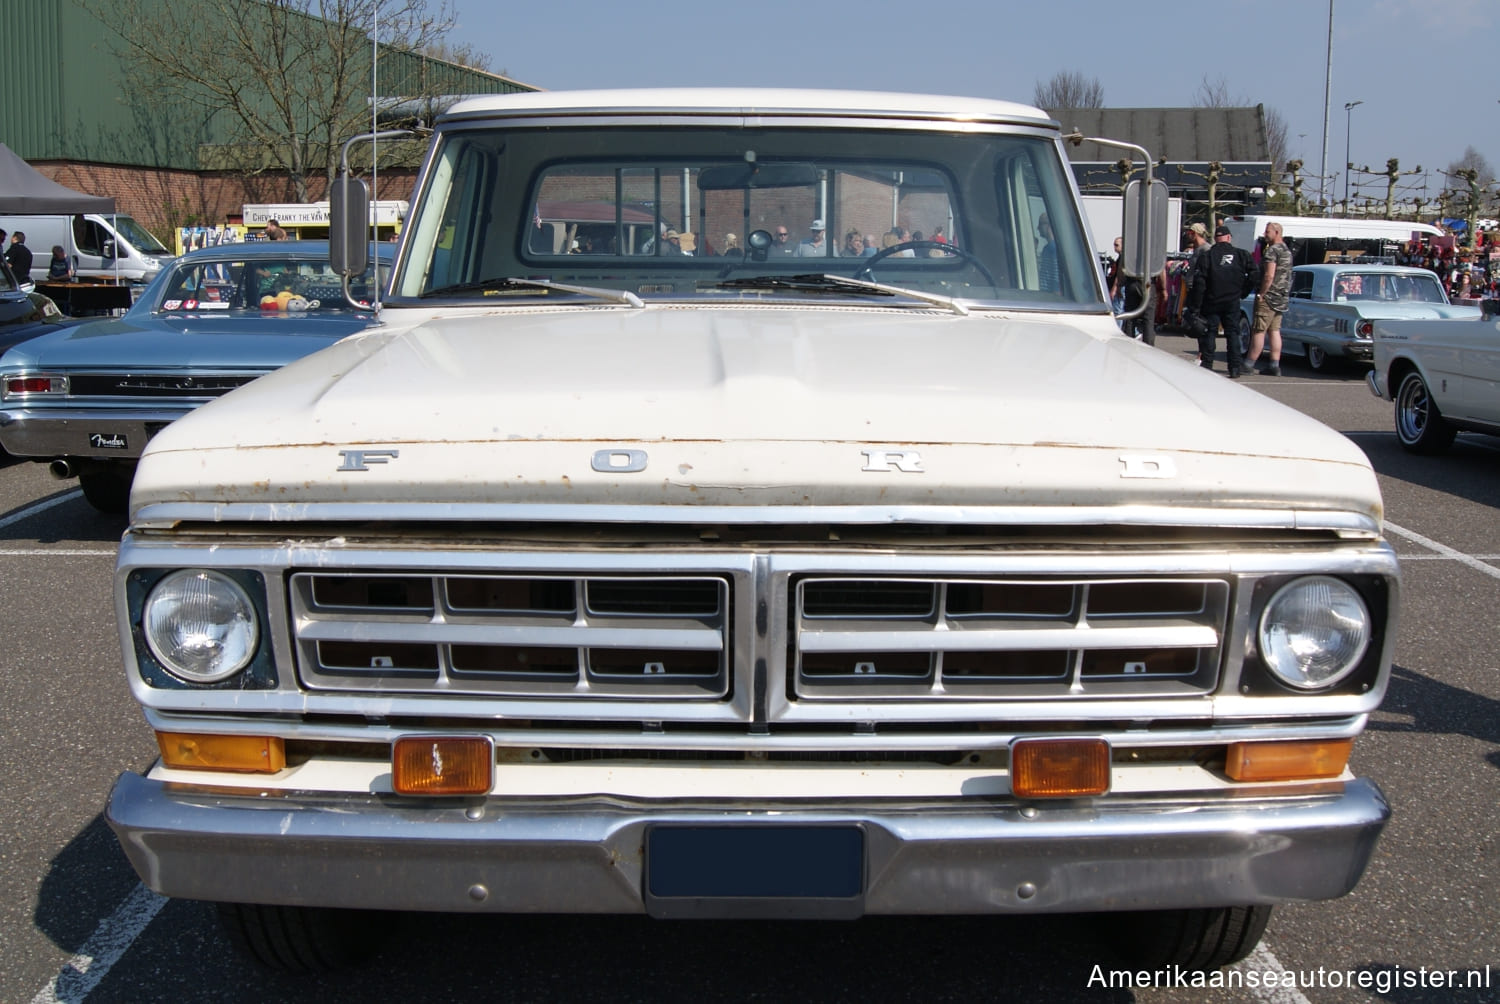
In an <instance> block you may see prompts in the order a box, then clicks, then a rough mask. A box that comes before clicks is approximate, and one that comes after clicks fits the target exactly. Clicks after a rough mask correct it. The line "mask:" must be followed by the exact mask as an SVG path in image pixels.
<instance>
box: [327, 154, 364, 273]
mask: <svg viewBox="0 0 1500 1004" xmlns="http://www.w3.org/2000/svg"><path fill="white" fill-rule="evenodd" d="M328 216H329V226H328V257H329V260H330V262H331V264H332V265H333V270H334V271H335V272H336V273H338V274H339V275H341V276H343V277H344V278H345V279H350V278H353V277H354V276H356V275H361V274H363V272H364V270H365V269H366V268H368V267H369V264H370V190H369V188H368V187H367V186H366V185H365V183H364V180H363V179H361V178H351V177H349V173H348V172H347V171H346V172H344V173H343V174H340V175H339V176H338V179H337V180H335V181H334V183H333V187H332V188H330V189H329V190H328Z"/></svg>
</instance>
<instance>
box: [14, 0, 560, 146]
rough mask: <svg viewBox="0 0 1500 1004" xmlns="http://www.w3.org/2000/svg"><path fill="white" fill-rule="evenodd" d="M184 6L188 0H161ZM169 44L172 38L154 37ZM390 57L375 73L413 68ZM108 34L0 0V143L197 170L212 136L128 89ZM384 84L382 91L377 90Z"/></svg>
mask: <svg viewBox="0 0 1500 1004" xmlns="http://www.w3.org/2000/svg"><path fill="white" fill-rule="evenodd" d="M161 2H163V3H192V0H161ZM162 45H164V46H167V47H169V48H170V46H171V45H172V40H171V39H170V38H164V39H162ZM411 60H412V57H411V56H409V55H406V54H402V53H395V54H393V55H392V56H391V57H390V62H389V64H387V61H386V59H385V58H382V60H381V68H382V69H381V76H382V79H383V80H385V79H387V77H386V74H387V70H386V67H387V65H389V66H390V68H391V71H392V75H391V76H390V77H389V78H388V79H389V80H391V81H392V82H395V81H397V80H399V79H400V78H401V77H402V76H404V75H406V74H409V73H411V72H412V70H411V68H410V67H411ZM425 62H427V63H428V72H427V73H426V74H421V73H418V74H417V75H418V76H425V77H427V78H428V79H431V80H433V81H440V82H442V83H443V84H444V86H445V88H451V93H455V94H503V93H508V92H512V91H527V90H532V88H530V87H528V86H526V85H524V84H519V83H516V82H515V81H511V80H507V79H506V78H504V77H498V76H495V75H493V74H489V73H483V72H480V71H476V70H469V69H466V68H464V67H458V66H455V65H453V64H449V63H441V62H437V61H425ZM125 76H126V74H125V72H124V69H123V67H122V65H121V62H120V59H119V58H118V57H117V56H116V55H115V53H114V52H113V51H112V49H111V45H110V39H108V38H107V37H106V30H105V28H104V26H103V25H102V24H100V23H99V22H98V21H97V20H96V19H95V18H93V17H92V16H90V15H89V14H88V13H87V12H86V11H84V10H83V9H82V8H81V7H79V6H78V5H77V4H76V3H75V2H74V0H0V79H3V80H4V86H3V89H0V94H3V97H0V143H5V144H6V145H7V146H9V147H10V148H11V149H12V150H13V151H14V152H15V153H17V154H19V155H20V156H21V157H23V158H25V159H26V160H70V161H81V162H85V163H95V164H118V165H127V166H136V167H167V168H179V169H185V170H203V169H205V168H207V167H208V166H209V165H205V164H202V163H200V161H199V144H205V143H209V144H211V143H214V142H217V141H219V140H220V136H219V135H218V134H219V132H220V130H218V129H216V128H215V127H214V123H213V122H212V121H211V120H210V121H203V116H202V113H201V112H199V111H196V110H188V109H175V110H174V109H173V108H170V107H165V106H164V99H163V97H162V96H161V95H160V94H152V93H131V91H130V89H129V88H128V86H127V84H126V83H125ZM384 89H385V88H384V87H382V90H384Z"/></svg>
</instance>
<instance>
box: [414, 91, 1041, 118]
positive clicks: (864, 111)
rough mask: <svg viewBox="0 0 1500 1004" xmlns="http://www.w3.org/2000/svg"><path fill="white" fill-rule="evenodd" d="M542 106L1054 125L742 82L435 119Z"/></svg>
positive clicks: (469, 106)
mask: <svg viewBox="0 0 1500 1004" xmlns="http://www.w3.org/2000/svg"><path fill="white" fill-rule="evenodd" d="M548 112H558V113H563V112H565V113H567V114H568V115H569V116H570V117H572V116H588V115H591V114H603V115H622V114H629V113H648V114H681V113H683V112H699V113H704V114H712V115H735V116H741V115H743V116H768V115H769V116H782V115H795V116H806V115H834V116H838V117H840V118H849V117H856V118H877V119H879V118H905V119H910V118H924V119H934V120H942V121H950V122H951V121H960V122H983V123H1017V124H1025V125H1033V126H1052V127H1056V126H1057V123H1056V121H1055V120H1053V119H1051V118H1050V117H1048V115H1047V113H1046V112H1043V111H1042V110H1040V109H1038V108H1033V107H1031V106H1029V105H1023V104H1017V103H1015V102H1011V101H996V100H991V99H987V98H965V97H951V96H947V95H937V94H900V93H894V92H892V93H886V92H880V91H833V90H804V89H801V88H747V87H681V88H648V89H629V90H626V89H622V90H593V91H533V92H527V93H521V94H497V95H487V96H484V97H476V98H469V99H466V100H464V101H461V102H459V103H458V104H456V105H454V106H453V107H452V108H450V109H449V110H448V111H447V112H446V113H445V114H443V115H442V116H440V117H439V119H438V121H439V122H446V121H453V120H462V119H476V118H490V117H494V116H515V115H524V116H527V117H530V116H534V115H537V114H544V113H548Z"/></svg>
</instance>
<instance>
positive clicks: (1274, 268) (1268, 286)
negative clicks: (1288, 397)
mask: <svg viewBox="0 0 1500 1004" xmlns="http://www.w3.org/2000/svg"><path fill="white" fill-rule="evenodd" d="M1265 237H1266V240H1265V245H1264V246H1263V247H1262V248H1261V251H1260V293H1259V295H1258V296H1256V298H1255V319H1254V321H1252V322H1251V324H1250V351H1249V352H1247V353H1246V354H1245V369H1246V370H1248V371H1253V370H1254V369H1255V360H1257V359H1259V358H1260V350H1261V346H1262V345H1264V344H1265V341H1266V337H1267V335H1269V336H1270V342H1271V358H1270V360H1269V361H1267V363H1266V368H1265V369H1264V370H1262V371H1261V372H1262V373H1264V374H1265V375H1266V376H1281V317H1282V315H1283V314H1285V313H1286V306H1287V292H1288V290H1290V289H1291V286H1292V252H1291V251H1290V250H1289V249H1288V248H1287V246H1286V243H1285V242H1284V241H1283V240H1282V239H1281V224H1280V223H1267V224H1266V234H1265Z"/></svg>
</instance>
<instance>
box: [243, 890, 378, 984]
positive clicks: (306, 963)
mask: <svg viewBox="0 0 1500 1004" xmlns="http://www.w3.org/2000/svg"><path fill="white" fill-rule="evenodd" d="M216 905H217V907H218V911H219V926H220V927H221V928H222V929H223V931H224V934H225V936H226V937H228V939H229V941H230V943H231V944H233V945H234V947H235V948H236V949H237V950H238V951H239V952H240V953H241V954H243V955H245V956H246V957H247V958H249V959H251V960H252V961H254V962H255V963H256V964H257V965H259V966H261V967H262V968H265V969H269V970H272V971H274V972H281V973H326V972H331V971H332V970H335V969H341V968H344V967H347V966H351V965H353V964H355V963H357V962H361V961H363V960H365V959H367V958H369V957H370V956H371V955H373V954H375V952H376V951H377V950H378V949H379V947H380V946H379V940H380V939H379V938H378V933H379V927H378V926H377V925H376V923H375V918H376V917H377V916H379V915H378V914H376V913H374V912H371V911H362V910H332V909H327V908H323V907H311V906H279V905H262V904H257V903H219V904H216Z"/></svg>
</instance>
